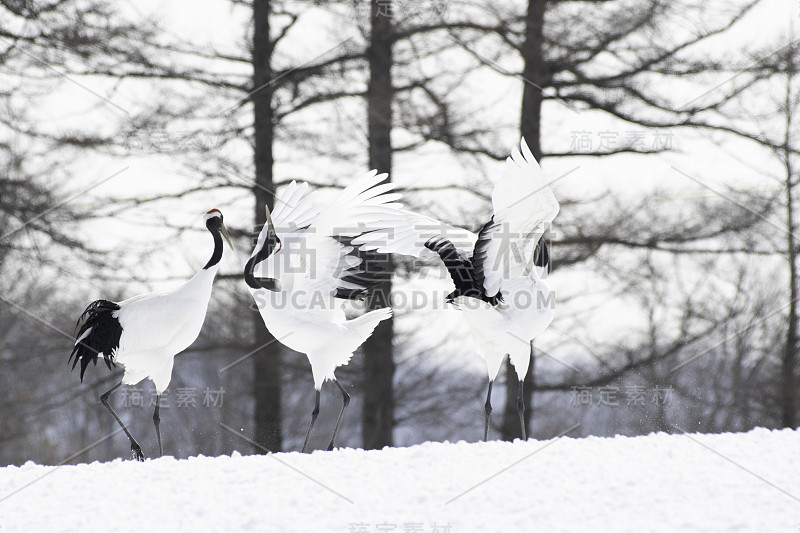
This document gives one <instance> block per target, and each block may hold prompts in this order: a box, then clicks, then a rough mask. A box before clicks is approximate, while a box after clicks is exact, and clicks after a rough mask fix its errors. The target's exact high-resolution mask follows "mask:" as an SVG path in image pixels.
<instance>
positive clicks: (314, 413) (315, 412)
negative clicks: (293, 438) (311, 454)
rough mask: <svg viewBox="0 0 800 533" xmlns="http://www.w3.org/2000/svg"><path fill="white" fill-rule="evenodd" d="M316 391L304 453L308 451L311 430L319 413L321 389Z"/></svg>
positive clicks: (304, 443)
mask: <svg viewBox="0 0 800 533" xmlns="http://www.w3.org/2000/svg"><path fill="white" fill-rule="evenodd" d="M315 393H316V394H315V400H314V410H313V411H311V423H310V424H309V425H308V431H307V432H306V440H305V442H303V453H305V452H306V448H307V447H308V439H309V438H310V437H311V430H312V429H313V428H314V422H316V421H317V416H318V415H319V389H317V390H316V391H315Z"/></svg>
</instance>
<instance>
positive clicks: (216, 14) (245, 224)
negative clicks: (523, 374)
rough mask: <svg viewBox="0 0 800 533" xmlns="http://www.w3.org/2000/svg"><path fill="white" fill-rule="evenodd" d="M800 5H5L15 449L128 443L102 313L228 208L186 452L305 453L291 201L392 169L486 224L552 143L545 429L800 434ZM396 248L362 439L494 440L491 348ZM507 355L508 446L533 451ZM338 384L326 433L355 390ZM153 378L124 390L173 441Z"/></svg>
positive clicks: (534, 1) (357, 437)
mask: <svg viewBox="0 0 800 533" xmlns="http://www.w3.org/2000/svg"><path fill="white" fill-rule="evenodd" d="M799 9H800V6H798V4H797V2H795V1H770V0H754V1H752V2H739V3H737V2H728V1H726V2H717V1H711V2H707V1H700V0H677V1H675V0H672V1H664V0H607V1H592V0H527V1H524V0H501V1H498V2H486V1H479V2H473V1H469V0H467V1H462V0H372V1H371V2H370V1H368V0H345V1H340V2H339V1H327V0H316V1H314V2H295V1H281V0H204V1H201V2H188V1H186V2H170V3H162V2H155V1H153V2H150V1H146V2H133V1H130V2H128V1H124V2H103V1H97V0H0V154H2V156H1V157H0V165H2V171H0V464H2V465H5V464H21V463H23V462H25V461H28V460H33V461H36V462H38V463H45V464H47V463H50V464H56V463H60V462H62V461H65V460H66V461H67V462H72V463H75V462H89V461H93V460H109V459H113V458H116V457H128V455H129V451H128V444H127V441H126V439H125V438H124V436H123V435H121V434H118V435H115V436H114V437H113V438H110V439H108V438H105V437H106V436H107V435H108V434H109V433H111V432H112V431H114V430H115V423H114V420H113V419H112V418H111V417H110V416H109V414H108V413H107V412H106V410H105V409H103V407H102V405H101V404H100V402H99V395H100V394H101V393H102V392H104V391H106V390H107V389H108V388H110V387H111V385H113V384H114V383H116V382H117V380H118V379H119V374H120V370H119V369H116V371H115V372H114V373H111V372H109V371H108V369H107V368H106V367H105V365H103V364H100V365H97V366H96V367H90V368H89V369H88V371H87V374H86V378H85V379H84V382H83V383H82V384H81V383H80V381H79V377H78V373H77V372H74V373H72V372H70V367H69V366H68V364H67V358H68V355H69V352H70V350H71V347H72V343H73V338H74V337H73V335H74V327H75V321H76V320H77V318H78V316H79V315H80V313H81V311H82V310H83V309H84V307H85V306H86V304H88V303H89V302H90V301H92V300H94V299H97V298H100V297H104V298H108V299H117V300H121V299H124V298H127V297H130V296H133V295H135V294H139V293H141V292H145V291H151V290H167V289H171V288H174V287H176V286H178V285H179V284H180V283H181V282H182V281H183V280H185V279H188V278H189V277H190V276H191V275H192V274H193V273H194V272H195V271H196V270H197V269H198V268H200V267H201V266H202V265H203V263H204V262H205V261H206V260H207V258H208V255H209V254H210V253H211V249H212V243H211V239H210V237H209V236H208V233H207V232H206V231H205V228H204V227H203V225H202V214H203V213H204V212H205V211H207V210H208V209H211V208H213V207H216V208H219V209H221V210H222V212H223V213H224V215H225V222H226V225H227V226H228V227H229V228H231V233H232V236H233V237H234V241H235V246H236V248H237V249H236V252H235V253H230V252H229V251H228V252H226V254H225V256H224V257H223V259H222V263H221V265H222V266H221V270H220V275H219V276H218V277H217V281H216V283H215V288H214V293H213V295H212V300H211V304H210V306H209V311H208V315H207V317H206V322H205V326H204V329H203V332H202V333H201V335H200V338H198V340H197V341H196V342H195V343H194V345H193V346H192V347H191V348H189V349H188V350H187V351H186V352H185V353H183V354H181V355H180V356H178V357H177V359H176V363H175V369H174V373H173V381H172V383H171V385H170V387H169V389H168V391H167V395H166V398H165V401H164V403H162V411H161V413H162V414H161V418H162V422H161V427H162V433H163V435H164V439H165V440H164V448H165V453H167V454H169V455H174V456H177V457H186V456H190V455H197V454H205V455H216V454H224V453H230V452H232V451H234V450H239V451H240V452H242V453H263V452H265V451H267V450H297V449H299V447H300V445H301V444H302V439H303V437H304V432H305V428H306V424H307V420H308V417H309V414H310V412H311V409H312V407H313V382H312V379H311V373H310V367H309V365H308V362H307V360H306V358H305V357H304V356H303V355H301V354H296V353H293V352H290V351H289V350H288V349H285V348H282V347H281V346H280V344H279V343H276V342H274V339H272V338H271V337H270V335H269V333H268V331H267V330H266V328H265V327H264V324H263V322H262V321H261V318H260V317H259V315H258V313H257V312H256V311H254V309H253V307H252V300H251V297H250V295H249V293H248V292H247V290H246V287H245V285H244V283H243V281H242V278H241V273H242V266H243V265H244V263H245V261H246V258H247V257H248V256H249V254H250V252H251V250H252V247H253V242H254V241H253V237H254V231H257V230H258V228H259V227H260V225H261V224H263V222H264V216H265V215H264V206H265V205H270V206H271V205H272V202H273V192H274V191H275V190H280V188H281V186H283V185H285V184H286V183H288V182H290V181H291V180H293V179H297V180H304V181H308V182H310V183H311V184H313V185H314V186H316V187H319V188H321V189H323V190H325V191H329V190H334V189H336V188H338V187H342V186H343V185H346V184H347V183H348V180H350V179H352V178H354V177H356V176H358V175H360V174H361V173H363V172H365V171H366V170H368V169H370V168H377V169H378V170H379V171H380V172H389V174H390V177H391V179H392V180H393V181H394V182H395V183H397V184H398V188H399V189H400V190H401V191H402V192H403V193H404V202H405V203H406V204H407V205H408V206H409V207H410V208H413V209H415V210H418V211H420V212H423V213H425V214H429V215H432V216H435V217H436V218H439V219H442V220H446V221H447V222H449V223H451V224H454V225H459V226H462V227H466V228H469V229H471V230H473V231H474V230H477V229H478V228H479V227H480V226H481V225H482V224H483V223H484V222H485V221H486V220H487V219H488V217H489V216H490V213H491V200H490V195H491V190H492V184H493V182H494V180H496V179H498V177H499V175H500V173H501V172H502V162H503V160H504V159H505V157H507V155H508V153H509V151H510V150H511V148H512V147H513V146H514V145H515V144H517V143H518V142H519V139H520V137H521V136H524V137H525V139H526V140H527V142H528V144H529V145H530V147H531V149H532V151H533V153H534V155H536V157H537V158H538V159H539V160H540V161H541V164H542V167H543V169H544V172H545V174H546V176H547V178H548V180H549V181H550V183H551V187H552V189H553V191H554V192H555V194H556V196H557V198H558V199H559V201H560V203H561V212H560V214H559V216H558V218H557V219H556V221H555V223H554V227H553V229H552V248H551V257H552V260H553V272H552V274H551V278H550V280H551V286H552V287H554V289H555V291H556V305H557V317H556V319H555V321H554V323H553V324H552V326H551V327H550V328H549V329H548V330H547V332H546V333H545V334H543V335H542V336H541V337H540V338H538V339H536V341H535V349H534V355H535V357H534V364H532V365H531V371H530V373H529V375H528V378H527V383H528V385H527V391H528V395H527V397H526V398H525V401H526V403H527V405H528V409H527V413H528V416H529V422H530V428H531V429H530V433H531V435H532V437H533V438H541V439H544V438H551V437H553V436H556V435H560V434H562V433H564V432H565V431H567V430H570V431H569V435H570V436H586V435H614V434H623V435H638V434H647V433H650V432H654V431H666V432H684V431H702V432H720V431H742V430H746V429H749V428H751V427H754V426H765V427H770V428H774V427H796V426H797V424H798V421H797V417H798V399H797V392H796V391H797V387H798V378H797V374H798V371H797V349H798V339H797V337H798V335H800V332H798V318H797V315H798V310H797V299H798V297H800V293H798V279H797V257H796V256H797V253H798V243H797V237H798V236H797V232H796V231H795V230H796V229H797V225H798V222H797V220H796V218H797V212H795V211H794V207H795V201H794V196H795V195H796V192H795V188H796V185H797V182H798V177H799V175H798V153H799V152H798V151H799V150H800V134H799V133H800V132H798V131H797V127H798V121H797V117H796V112H798V113H800V71H799V70H798V69H799V68H800V46H798V43H797V38H796V36H795V33H794V30H793V24H794V23H795V22H798V21H800V19H799V18H798V17H800V13H799V12H798V11H799ZM387 265H388V266H389V267H390V268H392V269H393V271H394V274H393V276H392V278H391V280H386V281H384V282H383V283H382V284H381V286H380V287H379V289H378V290H376V291H375V292H374V293H372V294H371V295H370V297H369V298H368V300H369V301H368V302H367V303H368V304H369V305H380V304H381V302H382V301H386V300H387V298H389V296H388V295H389V294H391V299H392V303H393V304H394V305H395V317H394V319H393V320H392V321H386V322H384V323H383V324H382V325H381V327H379V329H378V330H377V331H376V333H375V335H374V336H373V337H372V338H371V339H370V340H369V341H368V342H367V343H366V344H365V345H364V346H363V347H362V349H361V350H359V352H357V353H356V356H355V357H354V358H353V360H352V362H351V364H350V365H349V366H347V367H345V368H342V369H340V370H339V371H338V373H337V375H338V377H339V379H340V381H341V382H342V383H343V384H344V385H345V386H346V388H347V389H348V391H349V392H350V393H351V394H352V397H353V402H352V403H351V406H350V410H349V411H348V413H347V415H346V418H345V422H344V426H343V429H342V432H341V434H340V444H341V445H343V446H353V447H365V448H381V447H383V446H408V445H411V444H415V443H419V442H422V441H426V440H436V441H443V440H451V441H454V440H467V441H476V440H478V439H479V438H480V437H481V436H482V428H483V400H484V397H485V391H486V386H487V379H486V373H485V366H484V364H483V362H482V361H481V359H480V358H479V357H478V354H477V353H476V351H475V348H474V345H473V343H472V342H471V340H470V338H469V335H468V331H467V329H466V327H465V324H464V323H463V321H461V320H459V316H458V311H457V310H455V309H452V308H448V306H446V305H445V303H444V297H445V295H446V294H447V293H448V292H449V291H450V290H451V288H450V287H451V282H450V281H449V278H448V276H447V273H446V271H445V270H444V269H443V268H442V267H441V264H440V263H439V262H438V261H436V260H435V258H434V256H433V255H431V257H430V260H426V261H423V262H422V263H419V262H417V263H411V262H403V261H401V260H395V261H394V263H393V264H388V263H387ZM502 374H503V378H502V379H500V381H499V382H498V383H497V384H496V388H495V393H494V396H493V398H494V401H495V406H496V409H495V414H494V415H493V423H494V427H493V428H492V435H493V437H494V438H505V439H511V438H514V437H515V436H517V434H518V431H519V429H518V427H517V418H516V416H517V414H516V387H511V388H510V394H509V396H508V399H507V401H506V397H505V391H504V384H505V377H504V376H505V371H504V372H502ZM322 394H323V403H322V411H321V413H320V418H319V422H318V426H317V428H318V429H317V431H316V432H315V435H316V436H317V438H315V439H314V440H313V442H312V444H313V445H314V447H317V448H318V447H321V446H323V444H324V443H323V441H324V440H325V435H329V434H330V432H331V431H332V428H333V423H334V421H335V417H336V414H337V412H338V409H339V406H340V403H339V402H340V399H339V396H338V392H336V391H335V388H333V387H332V386H331V385H330V384H328V385H326V386H325V387H323V391H322ZM153 395H154V391H153V389H152V384H150V383H149V381H148V382H146V383H142V384H140V385H139V386H136V387H125V388H123V389H121V390H120V391H118V392H117V393H116V395H115V396H114V397H113V398H114V402H115V404H114V405H115V406H116V408H117V411H118V412H119V413H120V415H121V417H122V418H123V420H124V421H125V422H126V423H127V424H129V427H131V429H132V431H133V432H134V434H136V435H137V436H139V439H140V442H141V444H142V446H143V447H144V448H145V453H146V454H147V455H148V456H153V452H154V449H155V448H154V447H155V433H154V431H153V428H152V419H151V417H152V406H153V401H154V398H155V397H154V396H153ZM578 424H579V425H578ZM576 425H577V426H576ZM570 428H571V429H570Z"/></svg>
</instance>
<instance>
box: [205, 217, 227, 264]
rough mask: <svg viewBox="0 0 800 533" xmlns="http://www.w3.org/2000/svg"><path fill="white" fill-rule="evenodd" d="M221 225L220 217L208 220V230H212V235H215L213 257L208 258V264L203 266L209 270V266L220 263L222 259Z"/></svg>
mask: <svg viewBox="0 0 800 533" xmlns="http://www.w3.org/2000/svg"><path fill="white" fill-rule="evenodd" d="M215 221H216V222H215ZM219 225H220V219H219V217H214V218H210V219H208V222H206V227H207V228H208V231H210V232H211V235H212V236H213V237H214V253H212V254H211V259H209V260H208V263H206V266H204V267H203V270H208V269H209V268H211V267H213V266H214V265H216V264H218V263H219V262H220V259H222V232H221V231H220V229H219Z"/></svg>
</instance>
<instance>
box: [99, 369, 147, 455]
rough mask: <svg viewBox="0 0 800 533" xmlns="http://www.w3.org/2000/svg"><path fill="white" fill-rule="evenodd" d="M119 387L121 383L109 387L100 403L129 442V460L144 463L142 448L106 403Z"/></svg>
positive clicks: (101, 397)
mask: <svg viewBox="0 0 800 533" xmlns="http://www.w3.org/2000/svg"><path fill="white" fill-rule="evenodd" d="M121 386H122V382H119V383H117V384H116V385H114V386H113V387H111V389H110V390H108V391H107V392H106V393H104V394H103V395H102V396H100V401H101V402H102V403H103V405H105V406H106V409H108V412H109V413H111V416H113V417H114V420H116V421H117V424H119V425H120V427H122V431H124V432H125V434H126V435H127V436H128V440H130V441H131V458H132V459H136V460H137V461H144V454H143V453H142V447H141V446H139V443H138V442H136V439H134V438H133V435H131V432H130V431H128V428H127V427H125V424H123V423H122V420H120V418H119V417H118V416H117V413H115V412H114V409H112V408H111V405H110V404H109V403H108V397H109V396H111V393H113V392H114V391H115V390H117V389H118V388H120V387H121Z"/></svg>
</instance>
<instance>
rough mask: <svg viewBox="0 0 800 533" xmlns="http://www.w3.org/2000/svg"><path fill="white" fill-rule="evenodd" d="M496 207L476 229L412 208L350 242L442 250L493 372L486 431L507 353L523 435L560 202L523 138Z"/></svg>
mask: <svg viewBox="0 0 800 533" xmlns="http://www.w3.org/2000/svg"><path fill="white" fill-rule="evenodd" d="M492 208H493V215H492V217H491V219H490V220H489V221H488V222H487V223H486V224H485V225H484V226H483V227H482V228H481V230H480V231H479V233H478V235H475V234H474V233H472V232H469V231H467V230H463V229H461V228H453V227H451V226H448V225H447V224H444V223H442V222H439V221H437V220H434V219H432V218H429V217H425V216H422V215H418V214H414V213H408V212H406V213H407V216H406V218H405V219H404V220H402V222H401V223H400V224H398V225H396V226H394V227H393V228H390V229H389V230H387V231H376V232H371V233H366V234H364V235H362V236H361V237H358V238H356V239H354V240H353V241H352V244H353V245H354V246H361V249H362V250H377V251H379V252H382V253H397V254H401V255H410V256H416V257H421V256H422V255H423V254H424V253H425V250H426V249H427V250H432V251H433V252H436V253H437V254H438V255H439V257H440V258H441V260H442V262H443V263H444V265H445V267H447V270H448V271H449V273H450V276H451V278H452V279H453V282H454V283H455V291H453V292H452V293H450V294H449V295H448V297H447V301H448V302H450V303H452V304H454V305H456V306H457V307H459V308H460V309H461V310H462V312H463V316H464V319H465V320H466V321H467V323H468V325H469V329H470V331H471V334H472V337H473V339H474V340H475V343H476V345H477V347H478V351H479V353H480V354H481V355H482V356H483V359H484V360H485V361H486V365H487V369H488V373H489V390H488V393H487V395H486V404H485V406H484V410H485V419H484V433H483V438H484V440H486V439H488V437H489V419H490V415H491V412H492V403H491V398H492V385H493V383H494V380H495V378H496V377H497V374H498V372H499V370H500V367H501V365H502V363H503V361H504V360H505V357H506V355H508V356H509V358H510V360H511V363H512V364H513V365H514V368H515V370H516V372H517V377H518V379H519V387H518V400H517V410H518V413H519V421H520V427H521V431H522V437H523V439H525V438H526V437H527V434H526V431H525V417H524V403H523V396H522V395H523V383H524V379H525V375H526V374H527V372H528V366H529V364H530V358H531V346H532V342H533V339H534V338H535V337H537V336H538V335H539V334H541V333H542V332H543V331H544V330H545V329H546V328H547V326H549V325H550V322H552V320H553V316H554V309H553V307H554V298H553V294H552V293H551V291H550V288H549V287H548V285H547V283H546V282H545V278H546V277H547V273H548V271H549V267H550V254H549V250H548V246H547V242H546V237H545V235H546V232H547V231H548V229H549V227H550V224H551V223H552V221H553V219H554V218H555V217H556V215H557V214H558V210H559V205H558V201H556V198H555V196H554V195H553V193H552V191H551V190H550V187H548V184H547V182H546V181H545V179H544V176H543V175H542V170H541V168H540V167H539V164H538V163H537V162H536V159H535V158H534V157H533V154H532V153H531V151H530V149H529V148H528V145H527V144H526V143H525V140H524V139H522V140H521V141H520V148H515V149H514V150H513V152H512V154H511V157H509V158H508V159H507V160H506V163H505V170H504V173H503V176H502V177H501V178H500V180H499V181H498V182H497V183H496V184H495V186H494V190H493V191H492Z"/></svg>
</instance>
